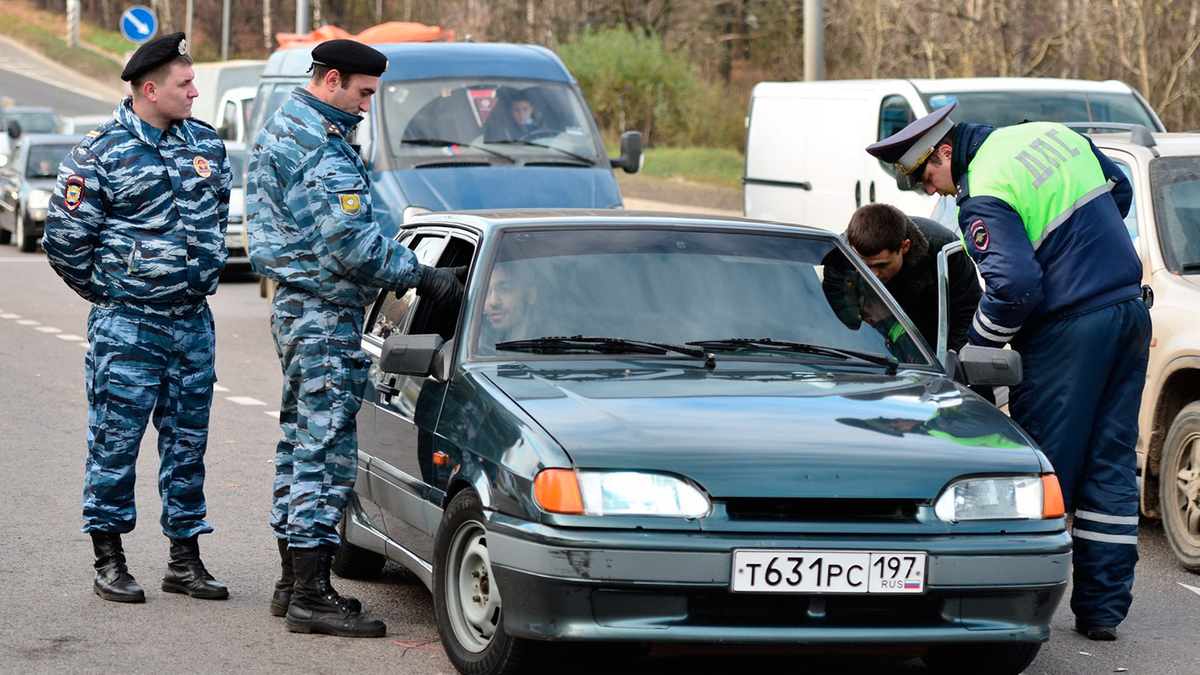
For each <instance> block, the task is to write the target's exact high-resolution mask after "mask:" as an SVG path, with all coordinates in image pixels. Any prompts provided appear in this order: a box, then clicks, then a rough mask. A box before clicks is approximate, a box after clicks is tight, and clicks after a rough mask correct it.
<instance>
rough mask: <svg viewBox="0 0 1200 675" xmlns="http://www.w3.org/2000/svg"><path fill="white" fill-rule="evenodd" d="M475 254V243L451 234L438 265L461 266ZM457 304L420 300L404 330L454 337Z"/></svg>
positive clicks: (445, 338) (410, 333)
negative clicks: (448, 305)
mask: <svg viewBox="0 0 1200 675" xmlns="http://www.w3.org/2000/svg"><path fill="white" fill-rule="evenodd" d="M474 256H475V244H474V243H473V242H471V241H468V240H466V239H463V238H461V237H457V236H453V237H451V238H450V240H449V241H447V242H446V247H445V249H444V250H443V252H442V255H441V257H440V258H439V259H438V261H437V266H438V267H461V266H468V265H470V264H471V259H472V258H473V257H474ZM459 307H460V306H459V304H455V305H454V306H453V307H446V306H442V305H438V304H435V303H432V302H428V301H426V302H421V303H419V304H418V305H417V308H416V311H414V312H413V320H412V323H411V325H409V327H408V330H407V331H406V332H407V333H408V334H409V335H428V334H432V333H436V334H438V335H441V336H442V339H443V340H446V341H450V340H451V339H453V338H454V335H455V332H456V330H457V327H458V315H459Z"/></svg>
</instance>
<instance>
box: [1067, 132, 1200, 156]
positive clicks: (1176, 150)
mask: <svg viewBox="0 0 1200 675" xmlns="http://www.w3.org/2000/svg"><path fill="white" fill-rule="evenodd" d="M1088 137H1089V138H1091V139H1092V142H1093V143H1095V144H1096V147H1098V148H1107V149H1112V150H1124V151H1126V152H1130V153H1133V154H1142V153H1144V154H1146V155H1147V156H1161V155H1165V156H1181V155H1200V133H1196V132H1183V133H1151V134H1149V137H1150V138H1152V139H1153V140H1154V144H1153V145H1147V144H1146V143H1144V142H1139V141H1137V140H1135V139H1133V138H1132V134H1130V133H1129V132H1118V133H1103V134H1088Z"/></svg>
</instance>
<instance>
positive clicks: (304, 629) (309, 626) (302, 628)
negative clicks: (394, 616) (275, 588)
mask: <svg viewBox="0 0 1200 675" xmlns="http://www.w3.org/2000/svg"><path fill="white" fill-rule="evenodd" d="M286 622H287V629H288V630H289V631H291V632H293V633H320V634H323V635H334V636H336V637H349V638H379V637H383V636H384V635H387V626H383V627H381V628H380V629H379V630H377V631H357V632H356V631H347V630H340V629H338V628H334V627H333V626H327V625H324V624H322V623H320V622H317V621H298V620H296V619H293V618H292V617H290V616H289V617H287V619H286Z"/></svg>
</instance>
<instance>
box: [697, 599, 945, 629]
mask: <svg viewBox="0 0 1200 675" xmlns="http://www.w3.org/2000/svg"><path fill="white" fill-rule="evenodd" d="M942 605H943V600H942V598H939V597H937V596H934V595H919V596H917V595H893V596H880V595H832V594H831V595H817V596H812V595H797V596H788V595H779V594H741V593H711V594H703V595H695V596H692V597H691V598H689V601H688V614H689V623H693V624H700V625H705V624H707V625H714V626H772V625H777V626H814V627H815V626H844V627H853V626H861V627H872V626H896V625H903V626H909V627H917V626H936V625H941V624H944V623H945V622H946V618H945V617H944V616H943V607H942Z"/></svg>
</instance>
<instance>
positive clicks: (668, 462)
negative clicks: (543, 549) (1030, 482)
mask: <svg viewBox="0 0 1200 675" xmlns="http://www.w3.org/2000/svg"><path fill="white" fill-rule="evenodd" d="M592 363H595V362H592ZM562 365H564V364H558V366H562ZM484 374H485V375H486V376H487V377H488V378H489V379H491V380H492V381H493V383H494V384H495V385H496V386H498V387H499V388H500V389H501V390H502V391H504V392H505V393H506V394H507V395H508V396H509V397H511V398H512V399H513V400H514V401H515V402H516V403H517V404H518V405H519V406H520V407H521V408H522V409H524V410H525V411H526V412H527V413H528V414H529V415H530V416H531V417H532V418H533V419H534V420H535V421H536V422H537V423H538V424H540V425H541V426H542V427H543V428H544V429H546V431H548V432H549V433H550V435H551V436H553V437H554V438H555V439H556V440H557V441H558V442H559V443H560V444H561V445H562V447H563V450H565V451H566V452H567V453H568V455H569V456H570V457H571V460H572V461H573V462H574V463H575V465H576V466H577V467H579V468H601V469H631V470H652V471H665V472H672V473H677V474H682V475H685V476H688V477H690V478H691V479H692V480H694V481H696V482H697V483H699V484H700V485H701V486H703V487H704V488H705V489H706V490H707V491H708V492H709V493H710V494H711V495H713V496H714V497H717V498H721V497H739V496H746V497H806V498H807V497H811V498H868V497H871V498H896V499H933V498H934V497H936V496H937V495H938V494H939V493H940V492H941V490H942V488H943V487H944V486H945V485H946V484H947V483H948V482H949V481H951V480H953V479H954V478H956V477H959V476H963V475H968V474H1003V473H1037V472H1040V471H1046V470H1049V469H1048V468H1047V467H1048V464H1043V462H1044V459H1043V458H1042V457H1041V455H1040V453H1039V452H1037V451H1035V450H1034V447H1035V446H1034V444H1033V442H1032V440H1030V439H1029V437H1028V436H1026V435H1025V434H1024V433H1023V432H1022V431H1021V430H1020V428H1019V427H1017V425H1016V424H1014V423H1013V422H1012V421H1011V420H1010V419H1009V418H1008V417H1006V416H1005V415H1003V414H1002V413H1000V412H999V411H998V410H996V409H995V408H994V407H993V406H991V405H990V404H988V403H986V402H985V401H983V400H982V399H980V398H978V397H977V396H975V395H974V394H973V393H971V392H969V391H967V390H964V389H961V388H959V387H958V386H957V385H955V384H954V383H953V382H951V381H950V380H948V379H946V378H945V377H942V376H939V375H936V374H912V373H909V374H902V375H897V376H894V377H891V376H885V375H882V374H877V373H876V374H869V373H862V372H848V371H842V372H817V371H799V372H797V371H795V370H794V369H790V368H782V369H779V370H774V371H772V370H762V369H756V370H739V369H738V368H737V367H736V366H724V365H722V364H719V365H718V367H717V368H715V369H713V370H708V369H705V368H703V367H702V366H700V365H696V366H685V367H674V368H672V367H653V368H648V367H645V366H638V365H631V364H630V363H616V362H608V363H607V364H604V365H601V364H597V365H594V366H588V367H587V369H585V370H581V369H580V367H579V365H578V362H575V363H572V364H571V365H570V366H568V367H567V368H566V369H563V368H561V367H556V366H555V365H554V364H549V363H546V362H540V363H536V364H523V365H504V366H499V367H496V368H495V369H492V370H490V372H485V373H484Z"/></svg>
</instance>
